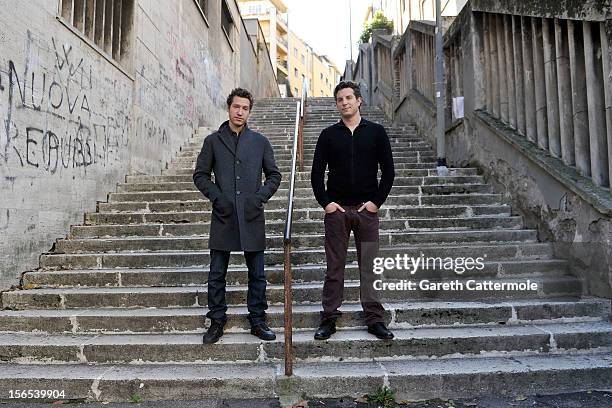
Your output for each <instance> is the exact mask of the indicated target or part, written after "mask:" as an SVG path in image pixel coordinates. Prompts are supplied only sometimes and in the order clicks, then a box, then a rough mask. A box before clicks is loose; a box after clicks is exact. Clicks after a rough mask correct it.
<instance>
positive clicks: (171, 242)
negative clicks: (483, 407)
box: [51, 223, 537, 254]
mask: <svg viewBox="0 0 612 408" xmlns="http://www.w3.org/2000/svg"><path fill="white" fill-rule="evenodd" d="M313 224H314V223H313ZM208 227H209V226H208ZM275 227H276V228H275ZM283 231H284V223H276V224H274V225H272V226H270V227H266V246H267V247H268V248H280V247H282V245H283ZM200 232H203V234H200V235H186V234H185V235H181V236H167V235H165V236H142V235H139V236H133V237H116V238H106V237H104V238H91V239H75V238H72V239H60V240H58V241H57V242H56V243H55V245H54V247H53V251H51V252H52V253H56V254H74V253H88V252H121V251H181V250H186V251H192V250H196V251H197V250H200V249H202V248H208V244H209V237H208V228H202V230H201V231H200ZM308 232H310V234H306V233H301V232H298V231H294V234H293V235H292V237H291V241H292V245H293V247H294V248H319V247H322V246H323V245H324V244H325V237H324V235H323V228H322V225H319V228H318V230H315V231H312V232H311V231H308ZM379 238H380V244H381V245H397V244H411V243H414V244H416V243H459V242H482V243H493V242H536V241H537V231H536V230H518V229H516V230H512V229H511V230H484V231H482V230H467V231H441V232H438V231H436V232H431V231H423V232H388V231H385V230H381V231H380V235H379Z"/></svg>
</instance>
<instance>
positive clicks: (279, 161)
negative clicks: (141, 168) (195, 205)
mask: <svg viewBox="0 0 612 408" xmlns="http://www.w3.org/2000/svg"><path fill="white" fill-rule="evenodd" d="M279 156H280V157H276V160H275V162H276V165H277V166H278V167H279V168H280V167H282V166H290V165H291V163H292V160H293V158H292V156H291V154H290V153H289V152H287V153H283V154H280V155H279ZM393 158H394V165H395V164H405V163H422V162H428V161H432V160H433V161H435V158H436V156H435V153H433V152H416V153H413V152H400V153H394V154H393ZM312 160H313V159H312V155H311V154H307V155H305V156H304V161H306V162H308V163H309V164H311V163H312ZM195 164H196V159H195V158H177V159H172V160H171V161H170V162H169V163H168V167H179V168H180V167H189V168H192V167H195Z"/></svg>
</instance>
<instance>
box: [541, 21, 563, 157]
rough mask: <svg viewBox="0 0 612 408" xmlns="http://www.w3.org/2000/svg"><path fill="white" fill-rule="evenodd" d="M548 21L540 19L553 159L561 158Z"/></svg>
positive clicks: (549, 148) (555, 70)
mask: <svg viewBox="0 0 612 408" xmlns="http://www.w3.org/2000/svg"><path fill="white" fill-rule="evenodd" d="M551 26H552V24H551V21H550V19H548V18H543V19H542V39H543V45H544V81H545V82H546V113H547V115H548V151H550V154H552V155H553V156H554V157H561V138H560V137H559V95H558V92H557V63H556V55H555V39H554V33H552V32H551V29H552V27H551Z"/></svg>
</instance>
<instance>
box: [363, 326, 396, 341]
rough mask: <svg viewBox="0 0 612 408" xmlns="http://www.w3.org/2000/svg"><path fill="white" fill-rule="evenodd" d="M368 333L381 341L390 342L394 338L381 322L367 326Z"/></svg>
mask: <svg viewBox="0 0 612 408" xmlns="http://www.w3.org/2000/svg"><path fill="white" fill-rule="evenodd" d="M368 333H370V334H373V335H375V336H376V337H378V338H379V339H382V340H391V339H392V338H393V337H394V336H393V333H391V331H390V330H389V329H387V328H386V327H385V324H384V323H382V322H378V323H374V324H370V325H368Z"/></svg>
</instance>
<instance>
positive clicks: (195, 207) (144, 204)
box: [97, 176, 502, 212]
mask: <svg viewBox="0 0 612 408" xmlns="http://www.w3.org/2000/svg"><path fill="white" fill-rule="evenodd" d="M162 177H165V176H162ZM179 177H181V176H179ZM420 200H421V202H420V204H421V205H436V206H448V205H450V206H454V205H470V204H502V202H501V201H502V196H501V194H487V193H483V194H477V193H474V194H449V195H430V196H421V197H420ZM399 205H401V206H403V207H410V206H418V205H419V196H415V195H406V196H394V195H389V196H387V200H386V201H385V203H384V205H383V207H382V208H381V209H380V212H383V211H384V210H385V209H387V208H392V207H394V206H399ZM294 206H295V207H297V208H318V207H319V203H317V201H316V200H315V199H314V198H307V197H300V198H298V199H296V200H295V201H294ZM265 207H266V209H267V210H270V209H286V208H287V198H286V197H281V196H276V195H275V196H273V197H272V198H271V199H270V200H268V202H267V203H266V204H265ZM210 209H211V203H210V201H208V199H207V198H206V197H204V196H202V197H201V198H200V199H198V200H189V201H176V200H168V201H122V202H111V203H98V205H97V211H98V212H125V211H127V212H139V211H140V212H170V211H175V212H176V211H210Z"/></svg>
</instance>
